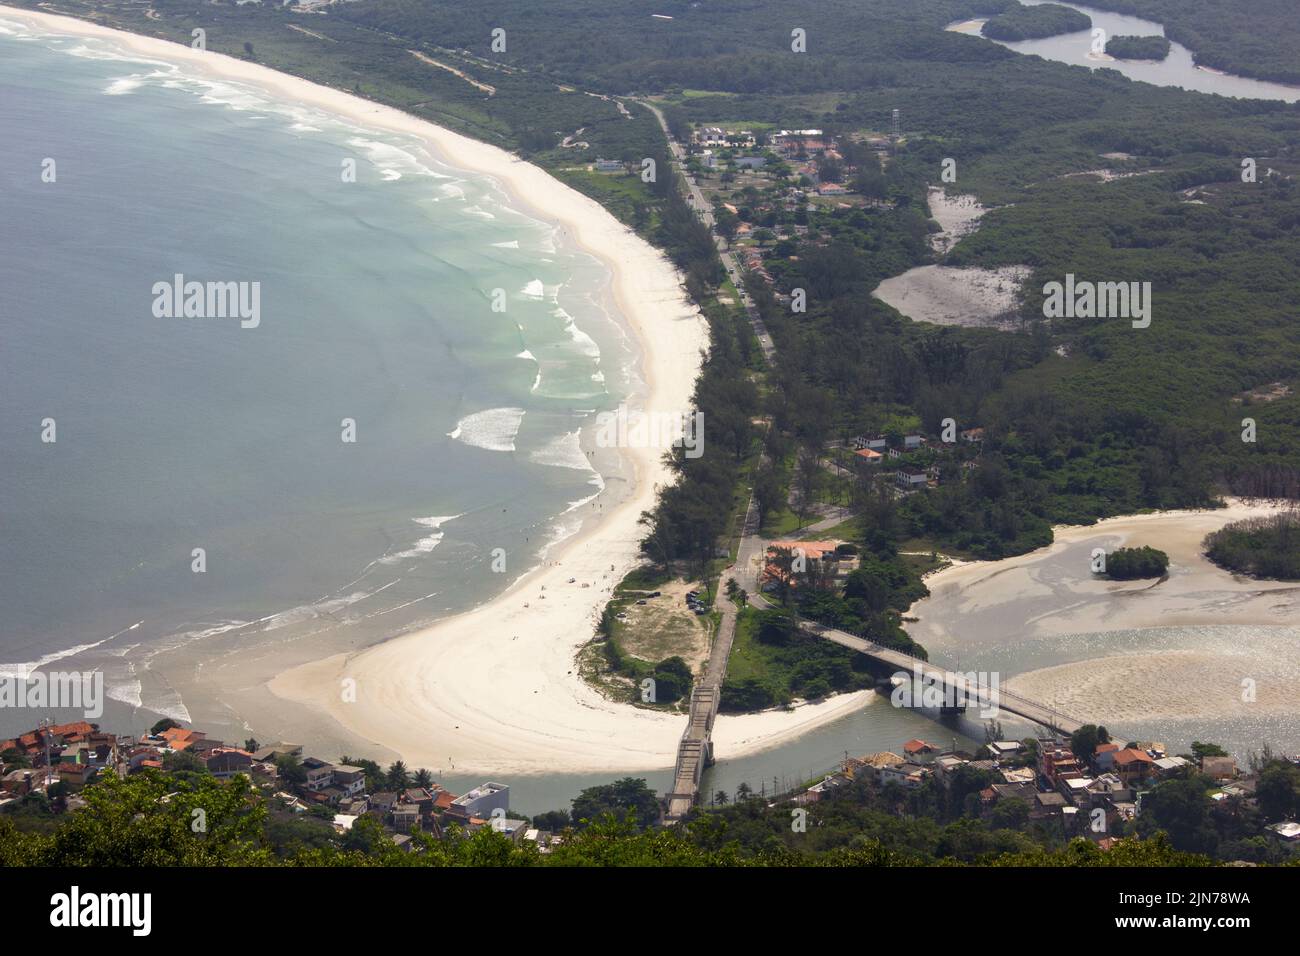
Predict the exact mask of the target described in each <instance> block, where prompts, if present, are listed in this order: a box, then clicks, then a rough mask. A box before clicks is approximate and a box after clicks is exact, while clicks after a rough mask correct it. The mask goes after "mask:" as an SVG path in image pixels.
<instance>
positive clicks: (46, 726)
mask: <svg viewBox="0 0 1300 956" xmlns="http://www.w3.org/2000/svg"><path fill="white" fill-rule="evenodd" d="M39 726H40V728H41V737H42V738H43V739H44V740H45V794H46V796H49V792H50V770H51V767H50V727H52V726H53V721H51V720H50V718H49V717H42V718H41V720H40V724H39Z"/></svg>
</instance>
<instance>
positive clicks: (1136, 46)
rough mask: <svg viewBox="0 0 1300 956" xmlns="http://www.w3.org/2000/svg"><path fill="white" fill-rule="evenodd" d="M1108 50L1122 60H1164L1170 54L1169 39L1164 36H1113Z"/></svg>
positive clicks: (1107, 44)
mask: <svg viewBox="0 0 1300 956" xmlns="http://www.w3.org/2000/svg"><path fill="white" fill-rule="evenodd" d="M1106 52H1107V53H1108V54H1110V55H1111V56H1113V57H1115V58H1117V59H1120V60H1163V59H1164V58H1165V57H1167V56H1168V55H1169V41H1168V40H1167V39H1165V38H1164V37H1157V36H1146V37H1111V38H1110V39H1109V40H1107V41H1106Z"/></svg>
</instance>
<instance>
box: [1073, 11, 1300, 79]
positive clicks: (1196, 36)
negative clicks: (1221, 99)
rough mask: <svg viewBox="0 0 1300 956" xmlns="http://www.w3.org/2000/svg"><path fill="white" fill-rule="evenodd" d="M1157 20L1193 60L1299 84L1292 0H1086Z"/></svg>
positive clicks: (1298, 22) (1298, 31) (1299, 20)
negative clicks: (1185, 49)
mask: <svg viewBox="0 0 1300 956" xmlns="http://www.w3.org/2000/svg"><path fill="white" fill-rule="evenodd" d="M1087 5H1088V6H1090V7H1097V8H1098V9H1101V10H1111V11H1114V12H1115V13H1127V14H1130V15H1132V16H1138V17H1143V18H1144V19H1147V20H1155V21H1157V22H1158V23H1160V24H1162V25H1163V26H1164V28H1165V36H1167V37H1169V39H1171V40H1173V41H1175V42H1177V43H1181V44H1182V45H1183V46H1185V47H1187V48H1188V49H1189V50H1191V51H1192V52H1193V53H1194V54H1195V55H1196V62H1197V63H1203V64H1205V65H1206V66H1212V67H1214V68H1215V69H1219V70H1227V71H1228V72H1230V73H1239V74H1241V75H1242V76H1253V77H1256V78H1257V79H1261V80H1276V81H1278V82H1279V83H1292V84H1300V17H1297V16H1296V6H1295V3H1293V2H1292V0H1088V3H1087Z"/></svg>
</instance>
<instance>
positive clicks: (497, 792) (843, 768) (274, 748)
mask: <svg viewBox="0 0 1300 956" xmlns="http://www.w3.org/2000/svg"><path fill="white" fill-rule="evenodd" d="M1000 729H1001V728H1000V725H999V724H997V723H996V722H993V723H990V724H989V725H988V730H987V732H986V736H988V737H990V738H992V737H993V736H995V735H996V733H997V732H998V731H1000ZM1097 734H1098V729H1097V728H1095V727H1093V728H1085V729H1084V730H1083V731H1082V732H1081V734H1080V735H1076V736H1075V737H1074V738H1073V739H1072V738H1069V737H1063V736H1059V735H1054V734H1045V735H1043V736H1040V737H1036V738H1034V737H1031V738H1027V739H1025V740H1022V741H1017V740H996V739H989V740H988V741H987V742H986V743H985V744H984V745H983V746H982V747H980V748H979V750H978V752H977V753H975V754H971V753H965V752H961V751H956V750H951V749H945V748H943V747H941V746H938V745H935V744H932V743H929V742H927V741H925V740H921V739H919V738H914V739H912V740H908V741H906V742H905V743H903V744H902V745H901V746H900V747H899V749H900V750H901V751H902V753H901V754H900V753H894V752H892V751H884V752H880V753H874V754H868V755H864V756H860V757H853V756H848V755H846V756H845V758H844V760H843V761H842V763H841V765H840V766H839V767H838V768H836V769H835V770H834V771H832V772H830V773H828V774H826V775H825V776H823V777H821V778H820V779H818V780H816V781H815V782H813V783H811V784H809V785H806V786H803V787H800V788H797V789H795V790H793V791H790V792H785V793H775V792H770V793H769V792H768V791H767V790H766V787H765V785H762V786H761V787H760V789H757V790H756V789H755V788H753V787H752V786H750V785H748V784H741V785H740V786H739V787H738V788H737V790H736V792H735V793H734V794H728V793H727V792H725V791H715V792H714V793H713V794H711V796H710V797H709V799H708V804H709V806H710V807H718V806H725V805H726V804H728V803H731V802H735V803H744V802H753V801H759V802H761V804H762V805H763V806H765V807H767V808H768V809H769V810H772V809H779V808H780V807H783V806H788V807H790V808H792V810H794V811H798V810H799V809H801V808H807V807H809V806H810V805H812V804H816V803H820V802H823V801H834V800H836V799H838V798H840V797H842V796H844V795H845V794H847V793H848V792H849V791H850V789H851V788H852V787H854V786H855V785H856V786H866V787H870V788H872V789H874V790H875V791H877V792H878V793H879V794H880V795H881V796H882V797H883V798H884V799H885V801H886V802H887V803H889V802H891V801H892V803H893V805H894V806H895V807H896V812H897V813H898V814H899V815H900V816H905V815H907V814H908V803H907V797H908V795H909V794H913V793H916V792H919V791H923V790H925V789H927V788H929V789H936V790H941V791H943V792H944V793H945V794H946V795H948V796H949V797H951V796H952V794H953V793H954V792H956V793H957V794H958V795H959V796H960V797H961V799H962V802H963V805H964V808H965V812H966V813H967V814H968V815H970V816H973V817H977V818H980V819H984V820H987V821H995V822H996V823H997V824H998V825H1003V826H1024V825H1033V824H1042V825H1046V826H1047V827H1048V828H1049V830H1052V831H1055V832H1056V833H1057V834H1058V835H1059V836H1060V837H1061V838H1063V839H1070V838H1074V837H1082V838H1085V839H1088V840H1089V841H1091V842H1093V843H1095V844H1096V845H1097V846H1098V848H1099V849H1101V850H1103V851H1105V850H1109V849H1110V848H1111V847H1113V846H1114V844H1115V842H1116V841H1117V840H1118V839H1121V838H1122V837H1124V836H1127V835H1131V834H1132V833H1133V827H1134V823H1135V821H1136V820H1137V819H1138V817H1139V816H1140V814H1141V812H1142V802H1143V797H1144V796H1145V795H1146V794H1147V793H1149V792H1150V790H1151V788H1152V787H1154V786H1156V785H1157V784H1160V783H1162V782H1165V781H1169V780H1174V779H1178V778H1180V777H1186V776H1188V775H1189V774H1190V773H1193V772H1195V773H1200V774H1203V775H1205V776H1206V777H1208V778H1210V779H1212V780H1213V782H1214V786H1213V788H1212V789H1211V790H1210V791H1209V796H1210V798H1211V799H1212V800H1213V801H1214V802H1215V804H1216V805H1217V807H1218V810H1217V811H1216V812H1221V813H1223V814H1227V815H1230V816H1231V815H1240V814H1242V813H1244V812H1247V811H1249V810H1252V809H1254V808H1255V800H1256V785H1257V783H1258V782H1259V775H1258V773H1257V772H1255V771H1253V770H1250V769H1246V770H1243V769H1242V768H1240V767H1238V765H1237V761H1236V759H1235V758H1233V757H1231V756H1228V755H1224V754H1221V753H1219V752H1218V749H1217V748H1215V747H1213V746H1212V745H1211V746H1203V745H1197V746H1194V748H1193V749H1194V750H1198V751H1200V752H1199V753H1196V754H1192V755H1188V756H1181V755H1170V754H1167V753H1166V752H1165V748H1164V745H1163V744H1161V743H1159V742H1129V743H1122V742H1120V741H1113V740H1106V741H1104V742H1097V743H1095V746H1094V748H1093V750H1092V752H1091V754H1090V755H1088V756H1086V757H1085V756H1080V754H1079V753H1078V752H1077V751H1076V748H1078V747H1079V745H1080V742H1081V741H1082V742H1083V743H1084V744H1085V745H1086V743H1087V742H1088V741H1089V740H1091V739H1093V738H1095V737H1096V736H1097ZM1101 734H1102V735H1103V736H1104V731H1102V732H1101ZM1289 762H1290V763H1291V764H1292V765H1294V766H1300V759H1291V760H1289ZM150 772H159V773H161V772H166V773H168V774H173V775H183V774H187V773H188V774H198V775H207V776H211V777H212V778H214V779H216V780H229V779H230V778H232V777H235V776H237V775H243V776H245V777H247V778H248V780H249V781H250V783H251V784H252V786H253V787H254V788H256V789H257V790H258V791H259V792H260V793H261V794H262V795H263V796H264V797H265V798H266V799H267V800H268V801H269V803H270V805H271V806H272V807H274V808H275V813H276V814H278V815H281V816H282V817H284V818H287V819H291V818H296V817H303V818H306V819H308V820H309V821H310V822H311V823H312V824H314V825H316V826H317V827H318V828H319V829H320V830H321V832H327V831H332V833H333V834H334V836H335V837H337V838H338V840H339V841H340V842H341V843H342V845H344V846H347V845H348V835H349V833H350V832H351V831H352V828H353V826H354V825H355V824H356V823H357V821H358V820H360V819H363V818H364V819H367V820H370V821H373V822H375V823H377V824H378V825H380V826H381V827H382V828H383V829H384V831H385V833H386V834H387V839H389V840H390V841H391V842H392V843H393V845H394V846H396V847H397V848H399V849H402V850H407V851H412V850H415V851H418V847H417V845H416V844H413V843H412V837H413V836H414V835H415V834H420V833H423V834H428V835H429V836H431V837H432V838H434V839H450V838H453V837H461V838H463V837H468V836H471V835H472V834H474V833H475V832H477V831H479V830H481V829H484V828H490V829H492V830H494V831H496V832H498V833H500V834H502V835H504V836H506V837H508V838H509V839H510V840H512V841H514V842H515V843H516V844H520V845H523V844H524V843H532V844H533V845H535V846H536V848H537V851H538V852H539V853H542V854H546V853H549V852H552V851H553V850H554V848H555V847H557V846H559V845H561V844H562V843H563V841H564V839H565V832H564V831H559V832H556V831H553V830H548V829H545V826H546V825H547V824H551V825H553V821H554V814H553V813H551V814H546V815H540V816H538V817H535V818H533V819H531V820H530V819H529V818H527V817H525V816H523V815H521V814H518V813H512V812H511V810H510V788H509V786H508V785H506V784H502V783H497V782H492V781H487V782H484V783H482V784H480V785H479V786H476V787H474V788H473V789H472V790H470V791H468V792H467V793H464V794H461V795H457V794H454V793H451V792H450V791H448V790H446V789H445V788H443V787H442V786H440V785H439V784H437V783H436V782H435V781H433V780H432V778H431V776H430V774H429V772H428V771H426V770H418V771H416V772H414V773H411V772H409V771H408V770H407V769H406V768H405V767H404V766H403V765H402V764H400V763H395V764H393V765H392V766H391V767H389V768H388V770H387V771H384V770H382V769H381V768H380V767H379V766H377V765H376V764H374V763H373V762H370V761H361V760H358V761H356V762H355V763H349V762H347V760H342V761H338V762H329V761H326V760H322V759H320V758H317V757H312V756H304V754H303V748H302V747H301V746H299V745H297V744H293V743H284V742H279V743H274V744H267V745H263V744H260V743H259V742H258V741H256V740H247V741H245V742H244V743H243V745H242V746H233V745H228V744H225V743H224V742H222V741H220V740H214V739H211V738H209V737H207V735H206V734H204V733H203V732H202V731H198V730H194V729H192V728H186V727H182V726H180V725H179V724H177V723H176V722H174V721H171V720H168V719H164V720H162V721H159V723H158V724H157V725H156V726H155V727H154V728H153V732H152V733H149V734H145V735H142V736H139V737H132V736H120V735H116V734H112V733H108V732H104V731H101V730H100V729H99V727H98V726H97V725H96V724H93V723H89V722H86V721H77V722H75V723H68V724H49V723H48V722H47V723H45V724H43V725H42V726H41V727H38V728H36V729H34V730H32V731H30V732H29V733H25V734H22V735H20V736H18V737H15V738H12V739H9V740H3V741H0V814H4V813H6V812H23V811H26V812H28V813H31V812H34V811H35V812H44V813H47V814H51V815H54V816H58V815H62V814H67V813H71V812H73V811H75V810H78V809H80V808H81V807H83V806H85V800H84V799H83V797H82V796H81V795H80V794H81V792H82V791H83V790H84V788H85V787H87V786H89V785H91V784H93V783H94V782H95V781H96V780H97V779H98V778H99V777H101V776H102V775H105V774H115V775H117V776H119V777H123V778H125V777H129V776H131V775H134V774H147V773H150ZM164 799H165V798H164ZM572 822H573V824H575V825H578V826H582V825H585V824H587V823H588V822H591V821H586V820H574V821H572ZM665 822H670V821H664V820H663V819H662V817H661V818H660V820H659V823H660V824H663V823H665ZM565 830H568V827H565ZM1260 835H1261V836H1263V837H1266V838H1267V839H1268V840H1269V841H1270V842H1272V843H1274V844H1275V845H1276V846H1277V847H1280V848H1284V849H1285V850H1286V852H1287V853H1288V854H1289V853H1291V852H1293V851H1295V850H1296V849H1298V848H1300V823H1296V822H1293V821H1284V822H1279V823H1274V824H1270V825H1268V826H1266V827H1265V828H1264V832H1263V833H1261V834H1260Z"/></svg>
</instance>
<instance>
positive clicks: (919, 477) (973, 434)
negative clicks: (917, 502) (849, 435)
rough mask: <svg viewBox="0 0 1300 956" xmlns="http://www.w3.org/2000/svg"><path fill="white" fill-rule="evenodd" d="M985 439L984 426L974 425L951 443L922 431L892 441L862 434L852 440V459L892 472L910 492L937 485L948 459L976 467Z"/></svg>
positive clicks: (898, 483)
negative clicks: (933, 438) (933, 437)
mask: <svg viewBox="0 0 1300 956" xmlns="http://www.w3.org/2000/svg"><path fill="white" fill-rule="evenodd" d="M983 442H984V429H983V428H981V427H974V428H965V429H962V430H961V431H960V432H958V433H957V441H956V442H955V443H951V444H949V443H945V442H935V441H931V440H930V439H929V438H927V437H926V436H925V435H922V434H920V433H912V434H907V435H902V436H900V437H899V438H898V439H896V440H895V441H894V442H892V443H891V441H890V440H889V438H888V437H886V436H885V435H859V436H857V437H855V438H854V439H853V441H852V443H851V444H852V451H853V461H854V462H855V463H856V464H857V465H858V466H859V467H860V468H863V469H870V470H872V471H879V472H880V473H881V474H888V475H892V478H893V482H894V484H895V485H896V486H897V487H898V488H899V489H900V490H902V491H904V492H908V491H917V490H920V489H923V488H933V487H936V486H938V484H939V483H940V481H941V476H942V473H943V469H942V464H943V463H944V462H945V461H946V460H955V461H956V463H957V466H958V467H959V468H960V469H961V472H960V473H964V472H969V471H973V470H974V469H975V468H977V467H978V461H977V459H978V457H979V449H980V447H981V446H982V445H983ZM963 448H966V449H973V450H974V454H971V453H970V452H962V451H961V449H963ZM891 466H892V468H891Z"/></svg>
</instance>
